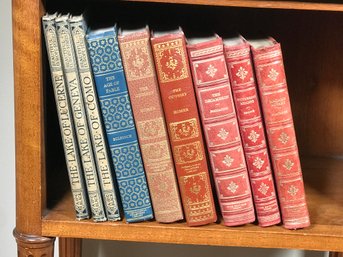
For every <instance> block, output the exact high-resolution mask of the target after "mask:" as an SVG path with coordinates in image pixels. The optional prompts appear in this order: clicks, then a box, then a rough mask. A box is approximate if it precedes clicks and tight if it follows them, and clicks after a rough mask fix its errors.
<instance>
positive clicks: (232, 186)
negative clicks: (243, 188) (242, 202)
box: [227, 181, 238, 193]
mask: <svg viewBox="0 0 343 257" xmlns="http://www.w3.org/2000/svg"><path fill="white" fill-rule="evenodd" d="M227 189H228V190H230V191H231V192H232V193H235V192H236V191H237V189H238V185H237V184H236V183H235V182H233V181H231V183H230V185H229V186H228V187H227Z"/></svg>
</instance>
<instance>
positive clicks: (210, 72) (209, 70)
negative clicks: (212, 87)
mask: <svg viewBox="0 0 343 257" xmlns="http://www.w3.org/2000/svg"><path fill="white" fill-rule="evenodd" d="M217 71H218V69H216V67H214V66H213V65H212V64H211V65H210V66H208V68H207V71H206V74H207V75H209V76H210V77H211V78H213V77H214V76H215V75H216V73H217Z"/></svg>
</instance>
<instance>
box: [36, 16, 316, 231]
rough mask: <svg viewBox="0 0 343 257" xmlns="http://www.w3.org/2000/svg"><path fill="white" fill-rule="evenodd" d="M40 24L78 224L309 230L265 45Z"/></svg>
mask: <svg viewBox="0 0 343 257" xmlns="http://www.w3.org/2000/svg"><path fill="white" fill-rule="evenodd" d="M42 20H43V30H44V35H45V40H46V48H47V53H48V59H49V63H50V70H51V77H52V84H53V87H54V94H55V99H56V105H57V113H58V116H59V122H60V130H61V135H62V141H63V145H64V152H65V159H66V164H67V169H68V174H69V179H70V185H71V191H72V195H73V199H74V206H75V210H76V217H77V219H85V218H89V217H92V218H93V220H94V221H105V220H112V221H115V220H120V219H121V211H120V210H121V209H122V210H123V213H124V216H125V220H126V221H127V222H139V221H144V220H151V219H153V218H155V220H156V221H158V222H163V223H170V222H175V221H179V220H183V219H184V218H185V220H186V222H187V224H188V225H189V226H198V225H205V224H208V223H212V222H216V221H217V212H216V207H215V201H216V199H217V200H218V203H219V207H220V212H221V217H222V219H223V223H224V225H226V226H237V225H243V224H247V223H251V222H254V221H255V219H256V218H255V217H257V220H258V223H259V225H260V226H262V227H265V226H270V225H275V224H279V223H280V222H281V221H282V223H283V225H284V227H286V228H289V229H297V228H303V227H307V226H309V225H310V221H309V214H308V210H307V204H306V199H305V192H304V184H303V179H302V171H301V166H300V159H299V155H298V148H297V142H296V135H295V131H294V124H293V118H292V112H291V107H290V101H289V95H288V90H287V83H286V77H285V72H284V67H283V60H282V53H281V48H280V44H278V43H277V42H275V40H273V39H266V40H256V41H249V42H248V41H246V40H245V39H243V38H242V37H237V38H229V39H224V40H222V39H221V38H220V37H219V36H217V35H214V36H213V37H210V38H194V39H192V38H189V39H188V40H187V41H186V38H185V36H184V34H183V32H182V30H181V29H179V30H176V31H172V32H164V33H162V32H152V33H150V31H149V30H148V28H143V29H138V30H130V31H128V30H119V31H118V29H117V28H116V27H112V28H107V29H100V30H95V31H92V30H90V31H88V32H87V28H86V26H85V23H84V21H83V18H82V16H74V17H73V16H69V15H61V16H59V15H55V14H54V15H48V14H47V15H45V16H44V17H43V18H42ZM255 78H256V79H255ZM260 102H261V105H260ZM262 114H263V118H262ZM265 131H266V134H265ZM208 163H209V164H210V165H208ZM212 180H213V184H212V182H211V181H212ZM274 183H275V186H274ZM213 185H214V186H213ZM214 188H215V191H214V190H212V189H214ZM121 207H122V208H121ZM280 213H281V214H280Z"/></svg>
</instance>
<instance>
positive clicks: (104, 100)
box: [86, 28, 153, 222]
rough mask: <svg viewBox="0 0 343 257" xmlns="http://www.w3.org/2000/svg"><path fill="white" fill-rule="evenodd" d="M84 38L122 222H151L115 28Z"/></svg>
mask: <svg viewBox="0 0 343 257" xmlns="http://www.w3.org/2000/svg"><path fill="white" fill-rule="evenodd" d="M86 37H87V42H88V49H89V53H90V60H91V66H92V70H93V74H94V79H95V85H96V89H97V92H98V98H99V102H100V108H101V111H102V115H103V121H104V123H105V129H106V133H107V140H108V145H109V148H110V152H111V155H112V160H113V164H114V168H115V174H116V178H117V182H118V187H119V192H120V197H121V200H122V204H123V209H124V213H125V217H126V221H127V222H138V221H143V220H149V219H152V218H153V212H152V206H151V201H150V195H149V191H148V187H147V182H146V177H145V173H144V168H143V163H142V157H141V152H140V149H139V145H138V140H137V133H136V127H135V124H134V120H133V115H132V110H131V104H130V99H129V95H128V90H127V85H126V80H125V75H124V71H123V66H122V61H121V56H120V51H119V46H118V38H117V31H116V28H110V29H103V30H100V31H94V32H91V33H89V34H88V35H87V36H86Z"/></svg>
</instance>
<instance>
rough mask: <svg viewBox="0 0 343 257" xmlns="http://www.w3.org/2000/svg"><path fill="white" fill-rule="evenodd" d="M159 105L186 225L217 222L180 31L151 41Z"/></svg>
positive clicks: (156, 35) (156, 34)
mask: <svg viewBox="0 0 343 257" xmlns="http://www.w3.org/2000/svg"><path fill="white" fill-rule="evenodd" d="M151 44H152V49H153V56H154V61H155V65H156V70H157V77H158V81H159V88H160V92H161V99H162V106H163V108H164V112H165V118H166V122H167V127H168V133H169V138H170V143H171V148H172V153H173V157H174V162H175V168H176V173H177V177H178V183H179V188H180V193H181V200H182V204H183V208H184V213H185V216H186V221H187V224H188V225H189V226H197V225H204V224H208V223H211V222H215V221H216V220H217V214H216V210H215V206H214V200H213V195H212V186H211V181H210V176H209V169H208V166H207V156H206V153H205V149H204V142H203V136H202V130H201V125H200V119H199V114H198V109H197V105H196V99H195V94H194V89H193V82H192V75H191V72H190V68H189V62H188V55H187V50H186V42H185V36H184V34H183V32H182V30H181V29H179V30H177V31H174V32H170V33H169V32H168V33H156V32H154V34H153V36H152V38H151Z"/></svg>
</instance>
